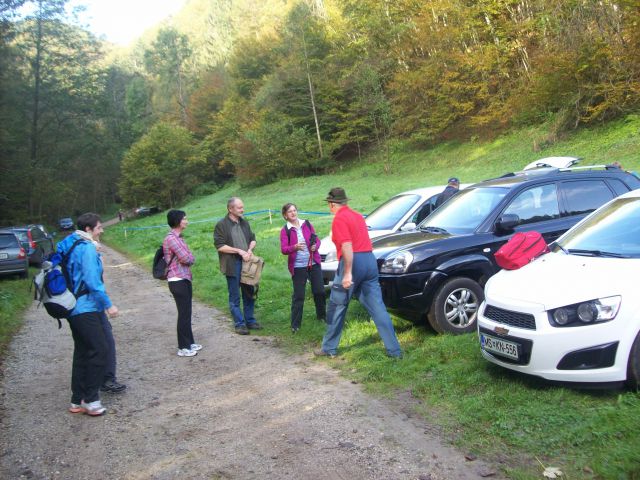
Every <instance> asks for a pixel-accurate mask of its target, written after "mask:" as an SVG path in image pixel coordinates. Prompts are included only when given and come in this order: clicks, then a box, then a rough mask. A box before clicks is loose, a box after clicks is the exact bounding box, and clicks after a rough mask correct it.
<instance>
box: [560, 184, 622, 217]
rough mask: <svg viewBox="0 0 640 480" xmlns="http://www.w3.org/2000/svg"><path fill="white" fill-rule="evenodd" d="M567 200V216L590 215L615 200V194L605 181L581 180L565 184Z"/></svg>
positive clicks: (563, 187)
mask: <svg viewBox="0 0 640 480" xmlns="http://www.w3.org/2000/svg"><path fill="white" fill-rule="evenodd" d="M561 188H562V189H563V190H564V195H565V198H566V200H567V214H568V215H581V214H585V213H590V212H592V211H594V210H595V209H596V208H598V207H601V206H602V205H604V204H605V203H607V202H608V201H609V200H611V199H612V198H613V193H612V192H611V190H610V189H609V187H608V186H607V184H606V183H605V182H604V181H603V180H579V181H574V182H563V183H562V187H561Z"/></svg>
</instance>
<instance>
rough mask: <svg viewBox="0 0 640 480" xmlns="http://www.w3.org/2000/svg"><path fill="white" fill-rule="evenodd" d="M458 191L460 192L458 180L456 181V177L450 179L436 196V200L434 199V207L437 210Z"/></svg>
mask: <svg viewBox="0 0 640 480" xmlns="http://www.w3.org/2000/svg"><path fill="white" fill-rule="evenodd" d="M458 190H460V180H459V179H458V177H451V178H450V179H449V180H448V181H447V186H446V187H445V188H444V190H443V191H442V193H440V195H438V198H437V199H436V204H435V207H436V208H438V207H439V206H440V205H442V204H443V203H444V202H446V201H447V200H449V198H451V197H453V196H454V195H455V194H456V193H458Z"/></svg>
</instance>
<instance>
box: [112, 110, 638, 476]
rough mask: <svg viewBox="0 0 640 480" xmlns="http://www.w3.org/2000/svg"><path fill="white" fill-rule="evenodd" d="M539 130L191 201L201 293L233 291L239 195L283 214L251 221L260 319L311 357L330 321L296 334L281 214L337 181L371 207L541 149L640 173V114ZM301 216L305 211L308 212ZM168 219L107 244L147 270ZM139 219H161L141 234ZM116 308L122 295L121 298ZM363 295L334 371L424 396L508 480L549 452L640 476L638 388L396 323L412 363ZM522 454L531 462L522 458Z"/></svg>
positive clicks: (426, 410)
mask: <svg viewBox="0 0 640 480" xmlns="http://www.w3.org/2000/svg"><path fill="white" fill-rule="evenodd" d="M544 138H545V132H544V130H542V129H530V130H525V131H520V132H518V133H515V134H512V135H508V136H505V137H501V138H499V139H497V140H495V141H492V142H489V143H480V142H469V143H466V144H446V145H441V146H439V147H437V148H434V149H432V150H429V151H410V150H408V149H406V148H404V147H403V146H402V145H395V146H394V147H393V148H392V150H391V151H392V153H391V159H390V162H388V164H387V167H386V171H385V167H384V165H383V162H382V161H378V160H376V159H375V158H374V157H368V158H365V159H364V161H363V162H362V163H361V165H359V166H357V167H353V168H346V167H345V168H344V169H337V170H336V172H334V173H333V174H331V175H325V176H321V177H308V178H299V179H289V180H283V181H279V182H276V183H273V184H270V185H267V186H264V187H261V188H240V187H238V186H235V185H234V186H228V187H227V188H225V189H224V190H222V191H220V192H217V193H216V194H214V195H210V196H207V197H204V198H200V199H198V200H195V201H192V202H190V203H189V204H187V205H185V206H184V207H183V208H184V209H185V210H186V212H187V214H188V217H189V220H190V221H191V222H192V224H191V225H190V227H189V228H188V229H187V231H186V232H185V237H186V240H187V242H188V244H189V246H190V247H191V249H192V250H193V251H194V253H195V255H196V258H197V264H196V266H195V268H194V277H195V280H194V290H195V294H196V296H197V297H198V298H200V299H202V300H205V301H207V302H210V303H212V304H214V305H216V306H218V307H219V308H220V309H221V310H223V311H226V286H225V282H224V277H223V276H222V275H221V274H220V273H219V271H218V260H217V255H216V253H215V251H214V248H213V244H212V243H213V242H212V231H213V224H214V219H216V218H219V217H221V216H223V215H224V214H225V202H226V199H227V198H228V197H229V196H231V195H239V196H240V197H242V199H243V200H244V203H245V210H246V211H247V212H252V211H256V210H262V209H267V208H271V209H274V210H275V213H274V215H273V217H272V223H270V219H269V215H268V214H265V213H261V214H256V215H251V216H248V219H249V220H250V221H251V224H252V226H253V228H254V231H255V232H256V235H257V238H258V249H257V252H256V253H257V254H259V255H261V256H263V257H265V259H266V262H267V266H266V270H265V273H264V278H263V282H262V285H261V292H260V299H259V301H258V307H257V316H258V319H259V320H260V321H261V322H262V323H263V324H264V325H265V327H266V329H265V331H264V334H268V335H274V336H278V337H279V338H280V340H281V344H282V346H283V348H285V349H287V350H289V351H292V352H308V351H309V350H310V349H311V348H312V347H314V346H316V345H317V344H318V342H319V341H320V339H321V337H322V334H323V332H324V328H323V326H322V324H320V323H319V322H317V321H316V320H315V319H314V318H313V307H312V304H311V303H310V300H309V299H308V301H307V308H306V309H305V316H304V320H303V327H302V331H301V333H300V334H299V335H296V336H291V334H290V333H289V308H290V295H291V282H290V277H289V275H288V272H287V269H286V261H285V257H283V256H282V255H281V254H280V252H279V240H278V235H279V231H280V228H281V226H282V220H281V219H280V216H279V213H278V212H279V209H280V206H281V205H282V204H284V203H285V202H288V201H294V202H296V203H297V204H298V208H299V209H300V210H305V211H317V212H322V211H326V205H325V204H324V202H323V200H322V199H323V198H324V197H325V196H326V193H327V191H328V190H329V189H330V188H331V187H333V186H343V187H344V188H346V190H347V194H348V195H349V196H350V197H351V198H352V199H353V200H352V202H351V206H352V207H353V208H355V209H357V210H360V211H362V212H367V211H370V210H371V209H372V208H373V207H375V206H376V205H377V204H379V203H380V202H382V201H383V200H385V199H386V198H388V197H389V196H391V195H392V194H395V193H397V192H399V191H402V190H407V189H410V188H415V187H420V186H428V185H438V184H444V183H445V181H446V178H447V177H449V176H450V175H452V174H455V175H456V176H459V177H460V178H461V181H462V182H465V183H471V182H474V181H479V180H482V179H485V178H489V177H492V176H497V175H500V174H502V173H504V172H506V171H512V170H517V169H518V168H520V167H522V166H523V165H525V164H527V163H529V162H530V161H533V160H535V159H538V158H541V157H544V156H554V155H576V156H582V157H584V158H585V160H583V164H598V163H610V162H612V161H614V160H619V161H620V162H621V163H622V164H623V165H624V166H625V167H626V168H627V169H632V170H640V158H639V157H638V155H637V153H638V151H640V150H639V148H638V147H639V146H640V117H638V116H633V117H628V118H627V119H626V120H625V121H620V122H617V123H615V124H611V125H608V126H607V127H605V128H600V129H596V130H589V131H582V132H580V133H578V134H576V135H575V136H573V137H571V138H567V139H566V140H563V141H560V142H558V143H556V144H555V145H553V147H551V148H549V149H547V150H545V151H542V152H537V153H536V152H533V151H532V149H531V146H532V145H533V142H534V140H536V141H538V142H539V141H540V140H541V139H542V140H543V139H544ZM303 217H304V215H303ZM307 218H310V219H311V220H312V222H313V223H314V225H315V226H316V229H317V230H318V231H319V233H320V234H321V235H324V234H327V233H328V232H329V228H330V221H331V218H330V217H329V216H315V215H307ZM164 224H165V217H164V215H162V214H160V215H156V216H154V217H150V218H147V219H143V220H139V221H136V222H127V223H126V224H124V225H126V226H127V227H128V231H127V235H126V238H125V235H124V230H123V228H122V225H118V226H115V227H112V228H110V229H109V230H108V232H107V233H106V234H105V240H106V241H107V242H108V243H110V244H111V245H114V246H116V247H118V248H119V249H121V250H124V251H127V252H129V253H130V255H131V256H132V257H134V258H137V259H139V260H140V261H141V262H142V263H144V264H145V265H146V266H149V265H150V262H151V258H152V256H153V253H154V251H155V249H156V248H157V246H158V244H159V243H160V242H161V241H162V238H163V236H164V234H165V232H166V228H164V226H163V225H164ZM141 226H163V227H162V228H149V229H142V230H133V229H132V228H136V227H141ZM116 303H117V299H116ZM367 320H368V318H367V315H366V313H365V312H364V311H363V309H362V308H361V307H360V306H359V305H358V304H357V302H355V303H354V304H352V306H350V311H349V315H348V323H347V327H346V328H345V332H344V335H343V338H342V342H341V353H342V360H340V361H338V362H335V365H336V366H337V368H340V369H342V370H343V372H344V374H345V375H346V376H348V377H350V378H353V379H354V380H356V381H359V382H363V383H364V384H365V385H366V386H367V387H368V388H369V389H370V390H371V391H375V392H377V393H379V394H383V395H384V394H391V393H393V392H395V391H397V390H404V391H410V392H411V393H412V394H413V395H414V396H416V397H418V398H420V399H421V400H422V401H423V402H422V405H423V407H422V413H423V414H424V415H425V416H426V417H427V418H430V419H432V420H433V421H436V422H438V423H440V424H441V425H444V426H445V428H446V431H447V432H449V433H450V435H451V439H452V440H453V441H454V442H455V443H457V444H458V445H460V446H461V447H462V448H463V449H464V450H465V451H476V452H480V453H483V454H485V455H493V456H494V458H496V459H499V460H500V461H501V462H502V464H503V467H504V469H505V471H506V472H507V473H508V475H509V476H510V477H511V478H539V477H540V471H541V468H540V464H539V463H538V461H536V460H535V458H538V459H540V461H541V462H542V463H544V464H545V465H553V466H559V467H561V469H562V470H563V471H565V472H566V473H567V474H568V478H612V479H613V478H639V476H640V451H638V449H637V448H636V446H637V445H638V444H640V433H639V432H640V396H638V394H636V393H632V392H597V393H590V392H580V391H573V390H569V389H566V388H560V387H554V386H549V385H547V384H545V383H542V382H538V381H536V380H532V379H528V378H524V377H521V376H516V375H512V374H510V373H509V372H506V371H502V370H501V369H499V368H497V367H494V366H492V365H489V364H488V363H487V362H485V361H484V360H483V359H482V358H481V356H480V354H479V351H478V345H477V339H476V336H475V335H467V336H461V337H452V336H436V335H434V334H433V333H432V332H431V331H430V330H428V329H427V328H425V327H424V326H419V325H414V324H412V323H410V322H407V321H404V320H401V319H398V318H394V322H395V325H396V328H397V331H398V335H399V338H400V342H401V344H402V345H403V348H404V349H405V353H406V356H405V359H404V360H402V361H400V362H394V361H390V360H389V359H387V358H386V357H385V356H384V352H383V349H382V346H381V344H380V342H379V339H378V337H377V334H376V332H375V327H374V326H373V324H372V323H371V322H368V321H367ZM522 457H524V458H525V461H524V462H521V461H520V460H519V459H520V458H522Z"/></svg>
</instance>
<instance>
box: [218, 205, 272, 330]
mask: <svg viewBox="0 0 640 480" xmlns="http://www.w3.org/2000/svg"><path fill="white" fill-rule="evenodd" d="M227 212H228V213H227V215H226V216H225V217H224V218H223V219H222V220H220V221H219V222H218V223H217V224H216V228H215V230H214V232H213V243H214V245H215V247H216V250H218V258H219V259H220V271H221V272H222V273H223V274H224V275H225V276H226V277H227V289H228V290H229V309H230V310H231V315H232V316H233V323H234V324H235V330H236V333H238V334H240V335H247V334H248V333H249V330H260V329H261V328H262V327H261V326H260V324H259V323H258V322H257V321H256V319H255V317H254V316H253V309H254V305H255V299H254V287H252V286H251V285H244V284H241V283H240V274H241V272H242V261H243V260H249V259H250V258H251V254H252V253H253V249H254V248H255V247H256V236H255V235H254V233H253V232H252V231H251V227H250V226H249V222H247V221H246V220H245V219H244V217H243V215H244V204H243V203H242V200H240V199H239V198H238V197H231V198H230V199H229V200H228V201H227ZM241 294H242V310H241V309H240V295H241Z"/></svg>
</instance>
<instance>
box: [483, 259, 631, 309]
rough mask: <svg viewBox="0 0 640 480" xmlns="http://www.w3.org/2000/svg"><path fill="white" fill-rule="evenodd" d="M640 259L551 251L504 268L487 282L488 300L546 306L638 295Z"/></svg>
mask: <svg viewBox="0 0 640 480" xmlns="http://www.w3.org/2000/svg"><path fill="white" fill-rule="evenodd" d="M639 271H640V260H638V259H618V258H603V257H601V258H598V257H585V256H579V255H567V254H565V253H563V252H556V253H548V254H546V255H543V256H542V257H540V258H538V259H536V260H534V261H533V262H531V263H530V264H528V265H525V266H524V267H522V268H520V269H519V270H502V271H500V272H498V273H497V274H496V275H494V276H493V277H491V279H490V280H489V282H488V283H487V285H486V290H485V294H486V297H487V300H488V301H489V302H490V301H491V300H492V299H495V300H496V301H505V300H514V301H516V302H518V303H519V302H525V303H529V304H539V305H542V306H544V309H545V310H550V309H553V308H557V307H560V306H563V305H571V304H573V303H578V302H582V301H587V300H593V299H596V298H604V297H609V296H613V295H622V296H623V298H624V297H625V296H626V298H628V299H629V298H634V296H635V295H637V287H635V286H634V285H635V278H637V276H638V272H639Z"/></svg>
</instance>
